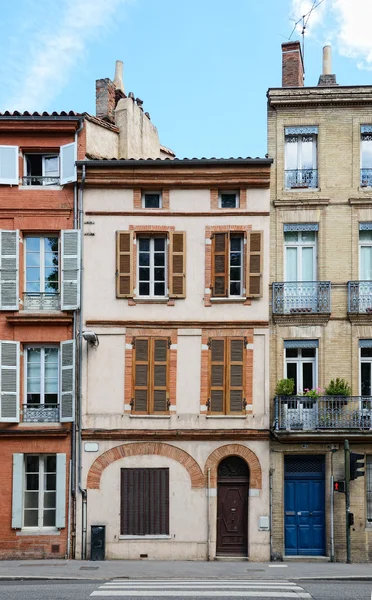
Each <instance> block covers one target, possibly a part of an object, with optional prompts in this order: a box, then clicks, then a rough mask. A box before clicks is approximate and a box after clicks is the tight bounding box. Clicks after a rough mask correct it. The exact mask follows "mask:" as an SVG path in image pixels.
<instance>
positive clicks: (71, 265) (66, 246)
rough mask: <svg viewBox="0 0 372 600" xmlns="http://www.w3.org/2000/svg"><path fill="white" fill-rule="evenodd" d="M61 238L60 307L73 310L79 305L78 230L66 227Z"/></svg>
mask: <svg viewBox="0 0 372 600" xmlns="http://www.w3.org/2000/svg"><path fill="white" fill-rule="evenodd" d="M61 239H62V244H61V246H62V247H61V256H62V261H61V262H62V283H61V308H62V310H75V309H76V308H79V306H80V231H79V230H78V229H66V230H64V231H62V232H61Z"/></svg>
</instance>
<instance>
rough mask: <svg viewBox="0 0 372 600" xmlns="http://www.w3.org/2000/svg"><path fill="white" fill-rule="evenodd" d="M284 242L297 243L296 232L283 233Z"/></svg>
mask: <svg viewBox="0 0 372 600" xmlns="http://www.w3.org/2000/svg"><path fill="white" fill-rule="evenodd" d="M284 241H285V243H292V244H293V243H296V242H298V231H285V233H284Z"/></svg>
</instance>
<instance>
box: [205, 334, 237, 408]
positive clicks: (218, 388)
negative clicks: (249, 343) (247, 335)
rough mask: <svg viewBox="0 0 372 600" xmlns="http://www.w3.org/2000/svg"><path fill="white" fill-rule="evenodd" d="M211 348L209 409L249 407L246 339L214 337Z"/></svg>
mask: <svg viewBox="0 0 372 600" xmlns="http://www.w3.org/2000/svg"><path fill="white" fill-rule="evenodd" d="M209 348H210V361H209V365H210V366H209V385H210V392H209V401H208V406H209V412H210V413H213V414H236V413H239V414H242V413H243V412H244V409H245V398H244V364H245V342H244V339H243V338H214V339H211V340H210V342H209Z"/></svg>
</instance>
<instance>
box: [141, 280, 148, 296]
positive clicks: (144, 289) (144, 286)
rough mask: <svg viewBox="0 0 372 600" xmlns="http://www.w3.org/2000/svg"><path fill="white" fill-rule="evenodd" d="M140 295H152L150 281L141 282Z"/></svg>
mask: <svg viewBox="0 0 372 600" xmlns="http://www.w3.org/2000/svg"><path fill="white" fill-rule="evenodd" d="M139 295H140V296H149V295H150V284H149V283H140V284H139Z"/></svg>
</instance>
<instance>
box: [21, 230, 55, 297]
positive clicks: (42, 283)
mask: <svg viewBox="0 0 372 600" xmlns="http://www.w3.org/2000/svg"><path fill="white" fill-rule="evenodd" d="M51 237H53V238H54V237H55V238H57V239H58V290H57V291H56V292H54V293H53V292H47V293H48V295H49V294H50V295H51V296H57V295H58V294H60V292H61V238H60V236H59V235H58V234H57V235H55V234H54V233H50V234H49V233H42V234H40V235H38V234H31V235H28V234H27V233H26V234H24V236H23V241H24V244H23V245H24V277H23V281H24V292H25V293H26V294H30V295H34V296H36V295H37V294H45V293H46V292H45V242H44V241H43V243H41V242H40V273H39V275H40V290H39V292H27V263H26V259H27V239H28V238H37V239H40V240H44V239H45V238H51Z"/></svg>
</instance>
